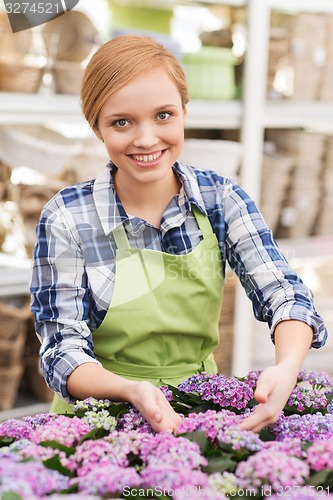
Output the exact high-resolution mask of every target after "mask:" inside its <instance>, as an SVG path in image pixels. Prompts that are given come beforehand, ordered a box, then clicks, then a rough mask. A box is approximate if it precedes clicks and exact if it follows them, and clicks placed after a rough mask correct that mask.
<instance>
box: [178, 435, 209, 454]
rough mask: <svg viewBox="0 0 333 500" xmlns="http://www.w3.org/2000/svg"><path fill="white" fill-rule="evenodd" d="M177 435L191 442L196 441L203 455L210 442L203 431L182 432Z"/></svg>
mask: <svg viewBox="0 0 333 500" xmlns="http://www.w3.org/2000/svg"><path fill="white" fill-rule="evenodd" d="M179 436H181V437H185V438H186V439H188V440H189V441H191V442H192V443H198V445H199V447H200V451H201V453H202V454H203V455H205V453H206V452H207V450H208V449H209V448H210V443H209V441H208V439H207V437H206V433H205V432H204V431H193V432H184V434H179Z"/></svg>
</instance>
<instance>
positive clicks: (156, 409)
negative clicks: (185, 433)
mask: <svg viewBox="0 0 333 500" xmlns="http://www.w3.org/2000/svg"><path fill="white" fill-rule="evenodd" d="M129 401H130V402H131V403H132V404H133V405H134V406H135V407H136V408H137V409H138V410H139V412H140V413H141V415H142V416H143V417H144V418H145V419H146V420H147V421H148V422H149V423H150V425H151V426H152V428H153V429H154V431H156V432H162V431H166V432H173V431H175V430H176V429H177V428H178V426H179V425H180V424H181V422H182V419H181V417H180V416H179V415H178V413H176V412H175V411H174V409H173V408H172V406H171V405H170V403H169V402H168V401H167V399H166V398H165V396H164V394H163V392H162V391H161V390H160V389H158V387H155V386H154V385H153V384H151V383H150V382H146V381H142V382H136V383H135V384H134V386H133V387H132V389H131V394H130V395H129Z"/></svg>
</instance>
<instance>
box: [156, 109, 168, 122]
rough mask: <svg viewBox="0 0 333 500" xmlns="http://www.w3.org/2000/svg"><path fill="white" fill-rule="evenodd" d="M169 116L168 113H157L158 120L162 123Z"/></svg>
mask: <svg viewBox="0 0 333 500" xmlns="http://www.w3.org/2000/svg"><path fill="white" fill-rule="evenodd" d="M169 116H170V113H168V112H167V111H161V113H158V118H159V119H160V120H162V121H164V120H167V119H168V118H169Z"/></svg>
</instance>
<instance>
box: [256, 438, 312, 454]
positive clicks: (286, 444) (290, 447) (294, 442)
mask: <svg viewBox="0 0 333 500" xmlns="http://www.w3.org/2000/svg"><path fill="white" fill-rule="evenodd" d="M263 449H265V450H271V451H280V452H282V453H285V454H286V455H289V456H294V457H298V458H304V457H305V456H306V453H305V451H303V448H302V441H301V440H300V439H299V438H286V439H284V440H283V441H266V442H264V443H263Z"/></svg>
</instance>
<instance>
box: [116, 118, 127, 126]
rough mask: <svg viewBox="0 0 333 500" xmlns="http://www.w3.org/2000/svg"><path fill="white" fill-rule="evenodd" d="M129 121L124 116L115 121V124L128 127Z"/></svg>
mask: <svg viewBox="0 0 333 500" xmlns="http://www.w3.org/2000/svg"><path fill="white" fill-rule="evenodd" d="M127 123H128V121H127V120H125V119H124V118H122V119H120V120H117V121H115V122H114V123H113V125H115V126H116V127H126V125H127Z"/></svg>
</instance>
